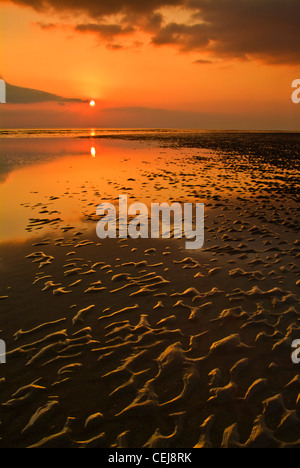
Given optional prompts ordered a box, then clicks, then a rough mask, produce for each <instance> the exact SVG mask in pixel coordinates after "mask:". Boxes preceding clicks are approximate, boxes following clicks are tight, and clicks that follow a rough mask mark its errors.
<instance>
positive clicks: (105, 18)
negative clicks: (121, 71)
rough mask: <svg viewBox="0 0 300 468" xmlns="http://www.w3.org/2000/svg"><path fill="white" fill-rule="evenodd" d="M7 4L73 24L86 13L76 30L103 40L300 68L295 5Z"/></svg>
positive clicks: (140, 0)
mask: <svg viewBox="0 0 300 468" xmlns="http://www.w3.org/2000/svg"><path fill="white" fill-rule="evenodd" d="M5 1H8V0H0V2H5ZM11 2H12V3H15V4H17V5H23V6H29V7H32V8H34V9H35V10H36V11H39V12H44V13H47V14H49V13H51V14H52V13H53V12H56V13H65V12H68V13H69V14H72V13H73V16H74V19H75V20H76V18H77V17H78V14H84V15H86V18H88V19H89V20H90V21H89V20H87V23H86V24H78V25H77V26H75V28H76V29H77V31H81V32H90V33H95V34H98V35H99V37H101V38H102V39H103V40H107V39H112V38H113V37H114V36H120V35H123V36H125V35H126V34H132V33H133V32H134V30H135V31H139V30H141V31H144V32H147V33H148V34H150V37H151V42H152V44H153V45H155V46H166V45H167V46H172V47H175V48H177V49H179V50H180V51H181V52H184V53H186V52H202V53H203V52H204V53H206V54H207V53H209V54H210V56H214V57H218V58H229V59H240V60H248V59H258V60H261V61H263V62H266V63H272V64H285V63H286V64H299V63H300V48H299V43H300V27H299V24H300V8H299V0H101V1H99V0H76V1H73V0H42V1H41V0H11ZM171 10H172V11H173V14H172V19H171V17H170V11H171ZM168 12H169V13H168ZM187 12H188V14H187ZM116 18H118V21H116ZM183 18H185V20H184V21H183ZM42 24H43V23H42ZM49 24H50V25H51V23H49Z"/></svg>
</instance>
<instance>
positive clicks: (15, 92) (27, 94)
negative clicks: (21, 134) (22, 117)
mask: <svg viewBox="0 0 300 468" xmlns="http://www.w3.org/2000/svg"><path fill="white" fill-rule="evenodd" d="M6 102H7V103H8V104H32V103H38V102H57V103H59V104H65V103H67V102H87V101H85V100H83V99H76V98H65V97H62V96H58V95H57V94H52V93H48V92H46V91H40V90H38V89H31V88H23V87H21V86H15V85H12V84H9V83H6Z"/></svg>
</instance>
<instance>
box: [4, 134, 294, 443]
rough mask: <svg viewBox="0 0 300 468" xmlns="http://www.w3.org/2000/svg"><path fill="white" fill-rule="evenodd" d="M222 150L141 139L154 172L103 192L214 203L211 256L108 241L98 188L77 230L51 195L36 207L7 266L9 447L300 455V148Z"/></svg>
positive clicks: (159, 244)
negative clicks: (296, 357)
mask: <svg viewBox="0 0 300 468" xmlns="http://www.w3.org/2000/svg"><path fill="white" fill-rule="evenodd" d="M220 135H221V136H219V137H217V138H213V137H212V136H211V137H210V138H209V137H208V136H207V135H205V138H204V139H202V140H201V141H199V139H198V140H197V141H196V137H195V138H194V137H191V136H186V135H185V136H184V138H180V135H179V136H178V135H176V136H174V135H172V136H170V137H169V139H168V141H167V139H166V138H163V139H157V138H154V137H153V136H151V140H152V141H150V138H146V137H145V136H139V137H137V136H135V137H131V136H129V137H128V138H130V139H131V138H133V139H134V140H135V142H136V139H137V138H139V139H140V140H142V144H143V145H145V144H146V145H149V146H151V145H154V147H155V148H156V150H155V151H157V155H158V158H157V160H156V164H155V165H154V164H153V165H151V164H145V165H143V166H140V167H139V168H138V169H137V170H136V172H135V173H131V177H128V174H127V173H126V180H127V184H128V185H127V187H126V186H124V185H123V182H124V181H123V180H121V177H122V174H121V172H122V171H123V169H124V168H126V163H125V165H124V166H122V171H121V168H120V179H115V180H113V179H111V180H109V181H105V182H109V185H110V188H111V193H110V195H111V199H114V198H116V197H117V196H118V194H119V193H124V192H126V188H127V189H128V188H129V189H130V188H131V189H132V192H133V193H132V200H135V199H137V200H138V201H145V200H147V199H148V200H150V201H152V199H153V198H154V195H156V197H157V200H158V201H161V202H162V201H170V202H171V201H181V202H184V201H189V202H190V201H194V202H195V203H196V202H203V203H204V204H205V240H204V246H203V248H202V249H199V250H186V249H185V248H184V239H174V238H171V239H130V238H128V239H99V238H98V237H97V236H96V231H95V228H96V221H97V219H98V218H97V217H96V216H95V206H96V201H98V202H101V201H102V200H100V199H99V197H97V190H98V189H99V190H100V191H101V186H100V184H99V187H96V186H91V184H90V183H89V181H83V186H82V188H81V192H79V194H78V191H77V192H76V193H75V190H74V191H73V190H72V187H71V188H70V189H68V194H67V196H69V195H70V194H72V195H73V196H74V197H75V198H76V196H77V197H78V198H81V200H83V205H85V204H86V206H85V208H84V210H82V212H81V220H82V223H81V224H80V226H78V225H77V224H76V223H74V225H72V224H69V223H66V221H65V219H63V217H62V215H61V213H60V212H59V209H58V206H57V205H56V203H57V204H58V203H59V202H60V198H59V197H57V198H56V195H57V194H55V191H54V189H53V192H52V193H51V194H50V193H49V197H48V201H45V200H40V204H37V203H35V204H33V203H32V204H30V203H27V205H26V206H24V210H26V209H27V210H29V211H28V216H27V218H28V219H27V226H26V229H27V233H28V234H30V235H32V236H33V237H30V236H28V238H27V239H25V240H22V241H19V242H9V241H3V242H2V244H1V253H0V256H1V264H0V269H1V291H0V296H1V318H0V330H1V333H0V338H2V339H3V340H5V342H6V347H7V356H6V364H2V365H1V366H0V373H1V374H0V388H1V397H0V421H1V425H0V437H1V439H0V446H1V447H3V448H4V447H5V448H14V447H16V448H17V447H20V448H21V447H32V448H34V447H50V448H56V447H63V448H80V447H87V448H92V447H119V448H122V447H123V448H125V447H128V448H137V447H155V448H192V447H198V448H202V447H207V448H214V447H223V448H234V447H247V448H256V447H265V448H273V447H274V448H275V447H278V448H279V447H298V448H299V447H300V421H299V418H300V378H299V368H300V367H299V366H300V363H299V364H295V363H293V361H292V359H291V353H292V351H293V350H292V347H291V345H292V342H293V340H295V339H300V327H299V324H300V320H299V319H300V311H299V286H300V269H299V254H300V242H299V240H298V234H299V214H298V212H299V204H298V193H299V192H298V191H299V185H298V182H297V181H299V154H298V153H297V151H296V149H295V148H296V144H295V141H297V138H298V139H299V135H298V136H297V135H292V136H291V137H290V138H289V137H288V136H283V137H278V136H276V135H275V136H274V135H273V136H267V137H266V136H259V135H256V138H254V137H253V135H251V136H250V137H249V136H243V135H242V136H241V135H240V134H239V135H238V136H237V138H233V139H232V138H228V135H227V136H226V135H222V134H220ZM118 138H125V137H124V136H122V137H121V136H118ZM247 138H248V139H247ZM225 139H226V141H225ZM286 139H287V140H288V141H286ZM258 141H259V142H260V143H259V144H258ZM136 144H137V143H136ZM170 147H172V148H173V149H174V147H175V148H176V155H177V157H176V160H174V158H173V157H172V159H170V149H169V148H170ZM138 148H139V147H137V150H138ZM264 148H265V151H263V149H264ZM298 148H299V141H298ZM200 149H201V151H199V150H200ZM298 151H299V149H298ZM276 154H277V155H280V157H279V156H278V157H277V158H276V157H275V156H276ZM130 179H131V180H130ZM135 187H136V189H135ZM146 190H147V192H146ZM87 192H93V194H94V195H93V196H94V199H95V205H91V200H90V198H89V197H88V196H87ZM128 193H129V191H128ZM38 196H39V195H38V194H37V197H38ZM85 197H86V198H85ZM141 197H144V198H143V199H141ZM85 200H86V201H85ZM155 201H156V200H155ZM42 211H44V213H42ZM56 211H57V213H56Z"/></svg>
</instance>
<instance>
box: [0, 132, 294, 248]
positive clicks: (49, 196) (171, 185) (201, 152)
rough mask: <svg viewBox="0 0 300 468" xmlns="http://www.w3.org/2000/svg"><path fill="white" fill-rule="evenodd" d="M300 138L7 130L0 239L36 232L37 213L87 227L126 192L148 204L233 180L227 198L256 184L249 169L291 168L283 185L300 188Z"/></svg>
mask: <svg viewBox="0 0 300 468" xmlns="http://www.w3.org/2000/svg"><path fill="white" fill-rule="evenodd" d="M158 137H159V138H160V142H159V141H158ZM123 138H124V139H123ZM199 142H200V143H199ZM299 142H300V134H299V133H298V134H280V133H270V132H269V133H263V132H260V133H255V132H211V131H202V130H199V131H195V130H174V129H172V130H165V129H154V130H148V129H137V130H132V129H121V130H120V129H117V130H116V129H57V130H56V129H51V130H44V129H42V130H19V129H16V130H1V131H0V200H1V203H0V218H1V224H0V241H3V240H8V239H10V240H16V239H20V240H22V239H24V238H26V237H28V236H31V235H32V234H33V232H32V231H31V230H30V229H28V221H29V220H30V218H34V219H37V218H43V219H47V218H49V219H52V218H55V217H59V218H61V219H62V220H63V223H64V226H76V227H77V228H79V229H81V228H86V227H87V223H86V218H87V217H88V216H89V215H94V214H95V212H96V207H97V206H98V204H99V203H101V202H103V201H110V202H112V201H115V200H116V199H117V198H118V196H119V195H120V194H122V193H125V194H127V195H128V197H129V199H130V198H131V199H132V200H133V201H141V202H144V203H150V202H155V201H157V202H162V201H167V202H169V201H174V200H178V201H193V197H194V196H195V194H196V196H199V193H200V194H201V192H203V191H204V190H206V195H209V196H213V194H214V193H216V191H218V190H219V191H220V190H221V192H222V190H223V187H225V189H224V190H226V184H227V192H226V193H227V195H228V193H229V192H232V193H233V194H234V193H235V194H238V193H239V190H240V185H241V184H242V183H244V184H250V182H251V173H250V172H249V168H250V170H252V169H253V168H257V170H260V171H264V168H265V167H267V168H268V170H269V167H270V164H271V165H272V164H273V165H275V166H274V167H276V166H277V165H278V164H279V165H280V166H281V167H282V166H283V167H284V172H283V171H282V169H281V167H280V168H277V171H278V172H277V173H276V177H278V184H279V185H280V184H281V185H282V186H283V187H285V189H286V188H290V187H292V189H293V190H295V187H296V180H298V181H299V179H297V178H298V174H299V172H298V170H299V148H300V145H299ZM164 143H165V144H164ZM225 153H227V156H226V158H225V159H224V156H223V155H224V154H225ZM220 155H221V156H220ZM249 158H250V159H249ZM249 162H250V164H249ZM233 166H234V168H232V167H233ZM245 168H246V170H245ZM287 168H288V170H287ZM272 171H273V169H272ZM261 173H263V174H264V172H261ZM274 174H275V173H274V171H273V172H272V177H274ZM256 175H257V174H256ZM283 178H284V179H283ZM276 183H277V182H276ZM194 189H195V190H194ZM228 189H230V190H228ZM197 194H198V195H197ZM42 231H46V229H44V228H43V229H42ZM35 232H36V230H35Z"/></svg>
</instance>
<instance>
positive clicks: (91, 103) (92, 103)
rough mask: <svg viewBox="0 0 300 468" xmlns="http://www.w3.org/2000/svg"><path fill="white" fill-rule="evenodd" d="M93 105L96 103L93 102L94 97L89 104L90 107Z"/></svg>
mask: <svg viewBox="0 0 300 468" xmlns="http://www.w3.org/2000/svg"><path fill="white" fill-rule="evenodd" d="M95 105H96V103H95V101H94V99H92V100H91V101H90V106H91V107H94V106H95Z"/></svg>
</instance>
